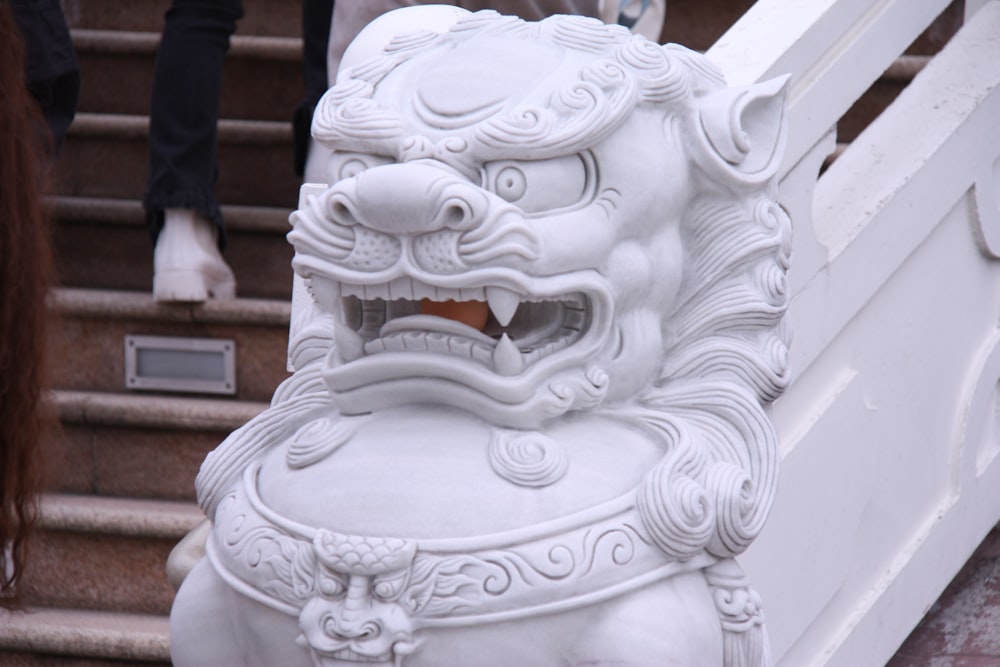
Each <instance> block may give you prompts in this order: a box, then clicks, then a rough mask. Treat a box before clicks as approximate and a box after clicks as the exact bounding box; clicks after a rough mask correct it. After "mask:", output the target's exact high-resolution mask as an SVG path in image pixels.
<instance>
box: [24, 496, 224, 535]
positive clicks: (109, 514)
mask: <svg viewBox="0 0 1000 667" xmlns="http://www.w3.org/2000/svg"><path fill="white" fill-rule="evenodd" d="M204 520H205V515H204V513H202V511H201V509H199V508H198V506H197V505H196V504H194V503H192V502H181V501H171V500H149V499H140V498H112V497H107V496H87V495H78V494H64V493H46V494H43V495H42V497H41V500H40V502H39V519H38V528H40V529H43V530H49V531H58V532H70V533H97V534H103V535H116V536H120V537H146V538H155V539H170V540H179V539H180V538H182V537H184V536H185V535H187V534H188V533H189V532H191V530H192V529H193V528H194V527H195V526H197V525H198V524H199V523H201V522H202V521H204Z"/></svg>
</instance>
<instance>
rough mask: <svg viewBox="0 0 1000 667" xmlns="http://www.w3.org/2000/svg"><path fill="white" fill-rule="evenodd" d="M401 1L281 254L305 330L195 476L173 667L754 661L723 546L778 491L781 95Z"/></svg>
mask: <svg viewBox="0 0 1000 667" xmlns="http://www.w3.org/2000/svg"><path fill="white" fill-rule="evenodd" d="M401 11H403V12H404V13H405V16H406V17H407V20H409V19H410V18H413V20H415V21H417V22H418V24H419V25H421V26H422V27H423V28H424V29H423V30H422V31H420V32H419V33H418V34H415V35H414V34H409V35H405V34H404V35H401V36H399V37H397V38H395V39H394V40H392V41H391V42H390V43H389V44H388V45H387V44H386V39H387V35H385V34H383V30H384V29H385V26H386V25H389V24H393V22H394V21H396V20H398V17H400V16H403V15H401V14H395V15H394V14H389V15H387V17H385V18H384V19H380V20H379V21H377V22H376V24H375V27H374V28H372V29H371V30H372V32H365V33H362V35H361V36H359V38H358V41H357V42H356V43H355V45H354V46H352V47H351V48H352V49H353V50H355V51H354V52H355V54H358V53H362V54H365V56H366V57H364V58H362V57H360V56H355V57H352V60H353V61H354V62H357V63H359V64H358V65H357V66H356V67H348V68H346V69H344V70H343V71H341V72H340V75H339V83H338V84H337V86H335V87H334V88H332V89H331V90H330V91H329V92H328V93H327V95H326V96H325V97H324V98H323V100H322V102H321V103H320V106H319V108H318V109H317V112H316V116H315V120H314V127H313V133H314V136H315V137H317V138H318V140H320V141H322V142H324V143H326V144H327V145H328V146H329V147H330V148H331V149H332V150H333V153H332V156H331V158H330V162H329V165H328V169H327V174H328V176H329V181H330V182H329V184H328V187H327V189H326V190H325V192H324V194H322V195H320V196H316V197H311V198H309V199H308V200H307V201H305V202H304V203H303V205H302V208H301V209H300V210H299V211H297V212H296V213H295V214H294V216H293V222H294V229H293V230H292V232H291V233H290V234H289V240H290V242H291V243H292V244H293V245H294V247H295V251H296V255H295V259H294V260H293V267H294V268H295V271H296V272H297V273H298V275H299V276H301V277H302V278H303V280H304V282H305V285H306V287H307V289H308V291H309V294H310V295H311V296H312V299H313V301H314V304H313V308H314V309H315V311H316V312H317V313H318V315H317V316H316V317H315V318H313V319H312V320H311V321H309V322H308V324H306V325H305V326H303V327H302V329H301V331H302V334H301V335H300V336H299V337H298V338H297V339H296V340H295V341H293V345H292V346H291V348H292V354H291V357H292V359H293V363H294V365H295V374H294V375H293V376H292V377H291V378H290V379H289V380H287V381H286V382H285V383H284V384H283V385H282V386H281V387H280V388H279V389H278V391H277V392H276V394H275V399H274V404H273V405H272V407H271V408H270V409H268V410H267V411H265V412H264V413H262V414H261V415H260V416H258V417H257V418H255V419H254V420H253V421H251V422H250V423H249V424H248V425H246V426H244V427H243V428H241V429H240V430H238V431H237V432H235V433H234V434H233V435H232V436H230V437H229V438H228V439H227V440H226V441H225V442H224V443H223V444H222V445H221V446H220V447H219V448H218V449H217V450H216V451H215V452H213V453H212V454H211V455H209V457H208V458H207V459H206V461H205V464H204V465H203V467H202V470H201V472H200V474H199V478H198V492H199V499H200V501H201V503H202V506H203V507H204V509H205V511H206V513H207V514H208V515H209V516H210V517H212V518H213V520H214V522H215V529H214V533H213V536H212V538H211V539H210V540H209V543H208V545H207V560H205V561H204V562H203V563H202V564H201V565H199V566H198V567H197V568H196V569H195V570H194V571H192V574H191V575H190V576H189V578H188V581H187V582H186V583H185V585H184V587H183V588H182V589H181V591H180V592H179V595H178V598H177V600H178V601H177V607H176V608H175V612H174V615H173V618H174V624H175V625H174V636H175V641H176V645H177V647H178V654H177V655H175V656H174V662H175V664H177V665H178V667H194V666H195V665H205V664H239V663H241V662H245V657H246V656H251V657H252V660H254V661H256V662H254V664H258V665H262V666H263V665H277V664H280V665H289V666H291V667H308V666H309V665H318V666H322V667H339V666H340V665H343V666H344V667H347V666H348V665H352V664H377V665H381V666H382V667H390V666H394V667H440V666H441V665H454V664H463V665H465V666H466V667H506V665H511V664H519V665H520V664H523V665H528V666H530V667H549V666H550V665H560V664H622V665H630V666H632V667H651V666H653V665H662V664H675V665H685V667H721V666H729V667H763V666H764V664H765V662H766V659H767V657H766V656H767V642H766V635H765V633H764V630H763V615H762V612H761V602H760V599H759V597H758V596H757V594H756V593H755V592H754V591H753V589H752V588H750V586H749V584H748V583H747V582H746V580H745V578H744V577H743V575H742V572H741V571H740V569H739V566H738V565H736V563H735V561H734V560H733V559H734V557H735V556H737V555H739V554H740V553H741V552H742V551H743V550H744V549H746V547H747V546H748V545H749V544H750V543H751V542H752V540H753V539H754V538H755V537H756V535H757V534H758V532H759V531H760V530H761V527H762V525H763V522H764V519H765V518H766V516H767V513H768V511H769V508H770V506H771V502H772V501H773V498H774V494H775V489H776V480H777V465H778V450H777V437H776V434H775V432H774V428H773V426H772V425H771V423H770V421H769V418H768V412H767V409H768V406H769V404H770V402H771V401H773V400H774V399H776V398H777V397H778V396H779V395H780V394H781V392H782V390H783V388H784V383H785V382H786V373H785V366H786V364H787V334H786V331H785V328H784V325H783V323H782V318H783V315H784V311H785V308H786V306H787V299H788V289H787V285H786V281H785V271H786V270H787V268H788V253H789V247H790V246H789V243H788V231H789V230H788V219H787V216H786V215H785V214H784V211H782V210H781V208H780V207H779V206H778V205H777V204H776V203H775V201H774V199H773V195H774V193H773V186H772V183H771V179H772V178H773V176H774V174H775V171H776V170H777V165H778V161H779V160H780V157H781V152H782V147H783V141H784V132H783V129H782V128H783V125H782V109H783V106H782V105H783V90H784V82H783V81H781V80H777V81H771V82H766V83H764V84H761V85H759V86H755V87H751V88H748V89H741V90H737V91H729V90H728V89H726V87H725V85H724V83H723V81H722V78H721V76H720V74H719V72H718V71H717V70H716V68H715V67H714V66H713V65H712V64H711V63H710V62H709V61H708V60H707V59H705V57H704V56H701V55H699V54H697V53H694V52H691V51H688V50H686V49H683V48H682V47H678V46H674V45H670V46H659V45H656V44H653V43H651V42H647V41H645V40H644V39H642V38H639V37H634V36H632V35H631V34H630V33H629V32H628V31H627V30H624V29H623V28H621V27H620V26H619V27H614V26H605V25H603V24H601V23H599V22H596V21H592V20H588V19H583V18H580V17H566V16H557V17H552V18H550V19H547V20H545V21H541V22H539V23H526V22H523V21H520V20H519V19H516V18H512V17H500V16H498V15H497V14H496V13H494V12H488V11H487V12H478V13H475V14H469V13H467V12H464V11H463V10H457V9H454V8H442V7H428V6H421V7H414V8H410V9H407V10H401ZM394 16H395V17H396V18H393V17H394ZM384 21H388V22H389V23H383V22H384ZM484 72H490V74H489V75H487V76H484V74H483V73H484ZM750 102H753V103H752V104H751V103H750ZM213 615H214V616H218V617H220V618H223V617H224V618H230V617H231V618H233V619H236V620H234V621H233V622H232V623H231V624H227V625H226V628H227V630H223V631H221V634H220V635H219V636H213V637H211V638H210V639H208V638H206V634H207V632H208V631H206V630H205V629H203V628H202V627H200V622H199V621H198V620H190V619H203V618H207V617H210V616H213ZM239 623H243V624H246V625H247V626H249V628H250V629H249V630H246V631H244V629H242V626H240V625H238V624H239ZM295 637H299V638H300V639H299V642H298V643H295V641H294V638H295ZM198 643H203V644H207V645H210V646H211V647H212V650H213V651H215V652H214V653H213V654H212V656H211V658H210V659H209V661H208V662H207V663H206V662H205V661H204V660H203V659H202V657H201V656H200V654H199V655H195V654H194V653H197V652H194V653H191V652H188V653H185V651H186V650H187V649H186V648H185V647H186V646H189V645H196V644H198ZM199 660H201V662H199Z"/></svg>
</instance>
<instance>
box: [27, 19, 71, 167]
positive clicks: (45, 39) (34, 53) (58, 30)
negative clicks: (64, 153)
mask: <svg viewBox="0 0 1000 667" xmlns="http://www.w3.org/2000/svg"><path fill="white" fill-rule="evenodd" d="M10 10H11V13H12V15H13V17H14V21H15V22H16V24H17V29H18V32H19V33H20V35H21V39H22V40H23V44H24V60H25V62H24V78H25V82H26V84H27V87H28V91H29V92H30V93H31V95H32V97H34V98H35V101H36V102H38V106H39V107H40V108H41V110H42V114H43V115H44V117H45V122H46V125H47V126H48V128H47V132H46V133H47V134H48V135H49V136H48V137H46V139H47V140H46V144H48V145H49V147H50V148H51V154H50V158H52V159H53V160H54V158H55V157H56V156H57V155H58V154H59V150H60V149H61V148H62V144H63V141H64V140H65V138H66V131H67V130H68V129H69V126H70V123H72V122H73V116H74V115H75V114H76V106H77V102H78V101H79V98H80V64H79V62H78V61H77V57H76V51H75V50H74V49H73V41H72V39H71V38H70V34H69V27H68V26H67V24H66V18H65V17H64V16H63V12H62V7H61V6H60V4H59V0H10ZM43 131H44V130H43Z"/></svg>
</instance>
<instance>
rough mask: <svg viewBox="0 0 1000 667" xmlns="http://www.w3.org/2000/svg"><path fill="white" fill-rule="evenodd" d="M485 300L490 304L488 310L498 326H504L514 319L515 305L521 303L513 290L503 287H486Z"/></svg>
mask: <svg viewBox="0 0 1000 667" xmlns="http://www.w3.org/2000/svg"><path fill="white" fill-rule="evenodd" d="M486 300H487V301H488V302H489V304H490V312H492V313H493V317H495V318H496V320H497V322H499V323H500V326H502V327H505V326H507V325H508V324H510V321H511V320H512V319H514V313H516V312H517V307H518V306H519V305H521V297H520V296H519V295H518V294H516V293H515V292H511V291H510V290H509V289H504V288H503V287H487V288H486Z"/></svg>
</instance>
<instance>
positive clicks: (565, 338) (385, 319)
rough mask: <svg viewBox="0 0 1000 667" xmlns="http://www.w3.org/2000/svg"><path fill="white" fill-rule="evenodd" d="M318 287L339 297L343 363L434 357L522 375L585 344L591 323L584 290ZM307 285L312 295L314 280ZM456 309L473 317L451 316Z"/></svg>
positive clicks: (401, 283)
mask: <svg viewBox="0 0 1000 667" xmlns="http://www.w3.org/2000/svg"><path fill="white" fill-rule="evenodd" d="M319 282H320V283H323V284H322V290H323V291H325V292H329V291H330V289H331V288H334V289H336V290H337V291H338V292H339V294H340V309H339V310H340V312H339V314H338V319H339V320H340V321H339V322H338V324H339V326H338V327H337V331H336V343H337V349H338V351H339V353H340V355H341V357H342V358H343V360H344V361H345V362H351V361H355V360H357V359H360V358H362V357H366V356H372V355H377V354H381V353H384V352H415V353H434V354H442V355H448V356H452V357H455V358H459V359H465V360H472V361H474V362H477V363H479V364H481V365H482V366H484V367H486V368H488V369H490V370H493V371H494V372H496V373H498V374H500V375H506V376H511V375H517V374H519V373H521V372H522V371H523V370H524V369H525V368H526V367H528V366H530V365H531V364H534V363H536V362H538V361H539V360H541V359H543V358H545V357H547V356H549V355H551V354H553V353H555V352H558V351H560V350H563V349H565V348H567V347H569V346H571V345H573V344H574V343H575V342H577V341H578V340H580V339H581V338H582V337H583V335H584V334H585V333H586V331H587V328H588V327H589V325H590V320H591V307H590V302H589V299H588V298H587V297H586V296H585V295H584V294H583V293H582V292H577V293H571V294H567V295H563V296H559V297H538V296H532V295H525V294H518V293H516V292H514V291H512V290H509V289H507V288H504V287H496V286H487V287H471V288H461V289H457V288H445V287H436V286H432V285H428V284H426V283H422V282H420V281H417V280H413V279H409V278H406V279H400V280H394V281H392V283H390V284H382V285H352V284H331V282H327V281H324V280H323V279H319ZM310 283H311V284H310V290H313V289H315V287H316V286H317V285H316V283H317V279H316V278H313V280H312V281H310ZM442 304H447V306H442ZM452 310H453V311H456V312H458V311H465V313H471V316H468V315H466V316H463V315H458V314H449V311H452ZM480 313H481V317H478V314H480ZM470 317H471V319H470ZM477 319H478V321H471V320H477ZM461 320H465V321H461Z"/></svg>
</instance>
